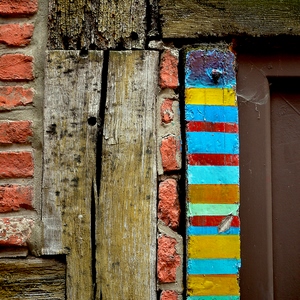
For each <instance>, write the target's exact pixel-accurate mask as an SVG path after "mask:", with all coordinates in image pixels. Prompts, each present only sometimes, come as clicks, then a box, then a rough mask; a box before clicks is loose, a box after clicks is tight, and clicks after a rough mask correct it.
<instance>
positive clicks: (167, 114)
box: [160, 99, 174, 124]
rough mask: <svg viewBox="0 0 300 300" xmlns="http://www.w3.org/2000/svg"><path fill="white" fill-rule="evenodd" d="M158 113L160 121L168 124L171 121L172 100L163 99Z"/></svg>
mask: <svg viewBox="0 0 300 300" xmlns="http://www.w3.org/2000/svg"><path fill="white" fill-rule="evenodd" d="M160 115H161V121H162V123H165V124H168V123H171V122H172V121H173V118H174V112H173V100H171V99H165V100H164V102H163V103H162V105H161V107H160Z"/></svg>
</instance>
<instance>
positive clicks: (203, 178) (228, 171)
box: [187, 165, 239, 184]
mask: <svg viewBox="0 0 300 300" xmlns="http://www.w3.org/2000/svg"><path fill="white" fill-rule="evenodd" d="M187 176H188V183H189V184H239V167H238V166H190V165H188V168H187Z"/></svg>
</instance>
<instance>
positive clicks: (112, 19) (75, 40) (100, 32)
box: [49, 0, 147, 50]
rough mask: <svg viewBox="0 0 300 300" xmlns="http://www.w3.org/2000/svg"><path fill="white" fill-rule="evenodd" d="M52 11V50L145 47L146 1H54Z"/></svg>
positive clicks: (50, 6) (50, 21) (50, 3)
mask: <svg viewBox="0 0 300 300" xmlns="http://www.w3.org/2000/svg"><path fill="white" fill-rule="evenodd" d="M49 11H50V16H49V30H50V31H49V46H50V48H51V49H65V50H68V49H83V48H85V49H109V48H123V47H124V48H126V49H131V48H136V49H142V48H144V46H145V37H146V25H147V24H146V1H145V0H140V1H127V0H74V1H69V0H50V2H49Z"/></svg>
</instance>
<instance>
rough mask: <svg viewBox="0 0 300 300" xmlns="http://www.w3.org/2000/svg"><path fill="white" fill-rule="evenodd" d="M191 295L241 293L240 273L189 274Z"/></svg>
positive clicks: (232, 294)
mask: <svg viewBox="0 0 300 300" xmlns="http://www.w3.org/2000/svg"><path fill="white" fill-rule="evenodd" d="M187 285H188V287H187V288H188V295H189V296H209V295H214V296H219V295H220V296H221V295H224V296H225V295H230V296H235V295H237V296H238V295H239V291H240V289H239V284H238V275H189V276H188V279H187Z"/></svg>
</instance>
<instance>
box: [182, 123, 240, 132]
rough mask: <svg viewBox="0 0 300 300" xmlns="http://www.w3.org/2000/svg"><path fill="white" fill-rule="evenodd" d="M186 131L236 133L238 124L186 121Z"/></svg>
mask: <svg viewBox="0 0 300 300" xmlns="http://www.w3.org/2000/svg"><path fill="white" fill-rule="evenodd" d="M186 131H209V132H228V133H238V132H239V125H238V124H236V123H213V122H188V123H187V125H186Z"/></svg>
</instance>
